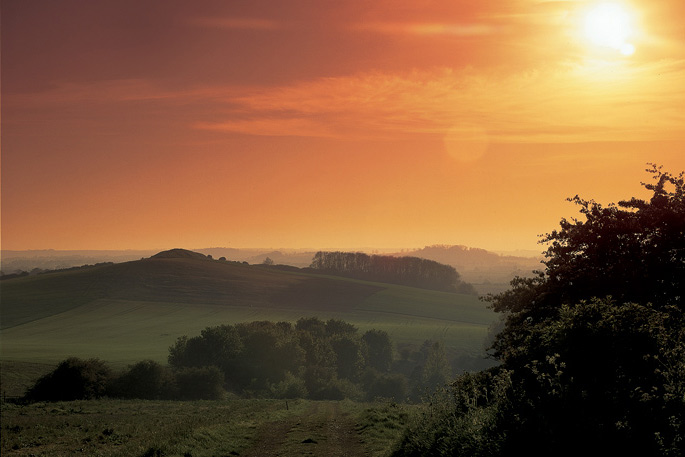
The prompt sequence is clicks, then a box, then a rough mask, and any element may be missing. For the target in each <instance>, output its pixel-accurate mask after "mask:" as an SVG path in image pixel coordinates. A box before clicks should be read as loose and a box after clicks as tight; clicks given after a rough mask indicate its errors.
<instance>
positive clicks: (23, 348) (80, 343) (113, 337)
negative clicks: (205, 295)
mask: <svg viewBox="0 0 685 457" xmlns="http://www.w3.org/2000/svg"><path fill="white" fill-rule="evenodd" d="M448 295H449V294H448ZM452 297H454V294H452ZM390 302H391V300H390V299H388V297H387V296H386V297H381V299H376V300H375V301H371V302H370V303H368V304H367V303H364V304H363V305H361V306H359V307H358V308H355V309H353V310H350V311H345V312H340V311H326V310H325V309H319V310H317V311H313V310H312V311H303V310H292V309H273V308H258V307H245V306H240V307H233V306H225V305H188V304H178V303H159V302H137V301H125V300H96V301H93V302H91V303H88V304H85V305H81V306H79V307H77V308H72V309H70V310H67V311H64V312H62V313H59V314H55V315H52V316H48V317H44V318H42V319H39V320H34V321H31V322H27V323H25V324H22V325H18V326H15V327H11V328H7V329H4V330H3V331H2V337H1V338H2V349H1V352H0V360H2V361H24V362H36V363H56V362H58V361H60V360H62V359H64V358H66V357H68V356H76V357H81V358H93V357H97V358H100V359H103V360H106V361H108V362H109V363H111V364H113V365H114V366H125V365H127V364H131V363H134V362H137V361H140V360H144V359H151V360H155V361H157V362H161V363H164V362H165V361H166V359H167V356H168V348H169V346H171V345H172V344H173V343H174V342H175V341H176V339H177V338H178V337H180V336H182V335H188V336H193V335H197V334H199V333H200V331H201V330H202V329H204V328H205V327H208V326H216V325H220V324H234V323H238V322H248V321H255V320H270V321H289V322H296V321H297V319H299V318H300V317H309V316H317V317H319V318H321V319H329V318H336V319H343V320H345V321H347V322H350V323H352V324H354V325H356V326H357V327H358V328H359V330H360V331H366V330H369V329H372V328H376V329H380V330H385V331H387V332H388V333H389V335H390V337H391V339H392V340H393V342H394V343H396V344H400V343H406V344H415V345H420V344H421V343H422V342H423V341H424V340H427V339H433V340H441V341H443V342H444V343H445V346H446V348H448V349H449V350H451V351H455V352H457V353H462V354H468V355H475V354H479V353H482V352H483V341H484V338H485V337H486V335H487V331H488V326H489V325H490V322H491V321H492V320H494V314H493V313H491V312H490V311H489V310H486V309H485V306H484V305H483V304H482V303H477V305H475V304H473V303H468V305H469V306H471V307H474V308H475V307H476V306H480V307H481V312H480V314H478V313H477V312H476V311H475V310H473V309H467V312H465V315H466V316H467V318H465V321H459V320H456V319H457V318H458V316H459V310H458V308H460V307H461V308H464V306H460V305H458V304H450V305H440V304H439V303H437V304H435V303H434V304H429V305H426V306H421V307H415V309H416V311H415V313H416V314H411V312H412V308H411V306H409V304H407V303H405V304H403V305H402V306H398V307H397V308H396V309H397V310H398V311H397V312H394V311H392V310H391V309H392V305H391V304H390ZM441 306H442V307H451V308H457V310H451V309H449V310H443V309H441V308H440V307H441ZM374 308H375V309H374ZM431 308H432V309H431ZM431 313H433V314H434V315H435V317H431V316H430V314H431ZM417 314H418V315H417ZM473 316H476V317H475V318H474V317H473ZM487 316H490V320H488V319H487ZM447 317H451V319H448V318H447ZM469 321H470V322H469Z"/></svg>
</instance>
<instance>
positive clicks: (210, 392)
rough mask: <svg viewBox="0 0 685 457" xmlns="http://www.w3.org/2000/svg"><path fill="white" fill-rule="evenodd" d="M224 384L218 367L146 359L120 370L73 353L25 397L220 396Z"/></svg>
mask: <svg viewBox="0 0 685 457" xmlns="http://www.w3.org/2000/svg"><path fill="white" fill-rule="evenodd" d="M223 385H224V376H223V373H221V371H220V370H219V369H217V368H216V367H201V368H184V369H175V370H172V369H170V368H169V367H167V366H163V365H160V364H159V363H157V362H154V361H152V360H144V361H142V362H138V363H136V364H134V365H132V366H130V367H128V368H127V369H126V370H124V371H122V372H118V373H117V372H115V371H113V370H112V369H111V368H110V367H109V366H107V364H105V362H103V361H102V360H99V359H88V360H83V359H79V358H76V357H70V358H68V359H66V360H64V361H62V362H60V363H59V364H58V365H57V367H56V368H55V369H54V370H53V371H51V372H50V373H48V374H46V375H45V376H43V377H41V378H39V379H38V381H36V383H35V384H34V385H33V386H32V387H31V388H30V389H29V390H28V391H27V392H26V395H25V396H24V400H25V401H29V402H34V401H72V400H92V399H96V398H101V397H111V398H139V399H148V400H158V399H165V400H171V399H174V400H200V399H218V398H222V397H223V395H224V389H223Z"/></svg>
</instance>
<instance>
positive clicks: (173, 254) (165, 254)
mask: <svg viewBox="0 0 685 457" xmlns="http://www.w3.org/2000/svg"><path fill="white" fill-rule="evenodd" d="M150 258H151V259H199V260H209V259H210V258H211V257H208V256H206V255H204V254H200V253H199V252H195V251H189V250H188V249H180V248H175V249H169V250H168V251H162V252H158V253H157V254H155V255H153V256H151V257H150Z"/></svg>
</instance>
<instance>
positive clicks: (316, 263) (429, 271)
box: [310, 251, 476, 295]
mask: <svg viewBox="0 0 685 457" xmlns="http://www.w3.org/2000/svg"><path fill="white" fill-rule="evenodd" d="M310 268H312V269H314V270H318V271H321V272H325V273H331V274H335V275H339V276H345V277H349V278H355V279H364V280H367V281H377V282H384V283H390V284H401V285H405V286H411V287H420V288H423V289H432V290H439V291H444V292H457V293H463V294H473V295H475V294H476V291H475V289H474V288H473V286H472V285H471V284H468V283H466V282H463V281H462V280H461V279H460V277H459V273H458V272H457V270H455V269H454V267H452V266H450V265H444V264H441V263H438V262H435V261H434V260H427V259H421V258H419V257H393V256H383V255H368V254H365V253H363V252H341V251H335V252H326V251H319V252H317V253H316V254H315V255H314V258H313V259H312V264H311V266H310Z"/></svg>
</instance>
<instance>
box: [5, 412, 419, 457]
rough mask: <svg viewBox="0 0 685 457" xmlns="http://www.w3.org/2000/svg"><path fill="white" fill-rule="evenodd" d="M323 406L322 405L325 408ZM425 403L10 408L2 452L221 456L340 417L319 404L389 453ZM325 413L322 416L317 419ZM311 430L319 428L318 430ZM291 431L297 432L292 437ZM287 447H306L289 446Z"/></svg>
mask: <svg viewBox="0 0 685 457" xmlns="http://www.w3.org/2000/svg"><path fill="white" fill-rule="evenodd" d="M319 407H320V408H319ZM416 408H417V407H415V406H408V405H402V406H398V405H394V404H388V403H355V402H352V401H347V400H345V401H342V402H314V401H309V400H290V401H289V402H288V403H287V404H286V402H285V401H284V400H261V399H230V400H222V401H195V402H178V401H140V400H107V399H105V400H90V401H73V402H58V403H35V404H31V405H15V404H9V403H5V404H3V408H2V413H1V414H2V434H1V435H2V439H1V442H0V451H1V452H2V455H3V456H4V455H13V456H14V455H16V456H29V455H33V456H54V455H61V456H66V455H98V456H103V457H119V456H122V457H123V456H126V457H129V456H154V455H165V456H193V457H203V456H207V457H208V456H220V455H226V456H228V455H240V454H243V453H244V452H245V450H247V449H249V448H250V447H251V446H253V445H254V444H255V442H256V440H257V439H259V438H260V435H262V436H263V433H264V431H265V430H266V431H267V432H268V430H269V427H270V424H276V423H287V422H290V423H292V424H298V423H300V422H304V421H309V422H311V423H309V425H311V426H313V427H312V428H320V427H322V426H325V425H326V422H327V421H328V422H330V421H331V420H337V419H336V418H335V417H334V418H330V417H328V418H327V417H321V418H317V419H315V422H312V419H311V417H307V414H309V413H310V412H311V411H312V410H318V409H322V410H336V411H340V412H341V414H344V415H345V417H349V418H350V420H351V421H353V422H354V424H355V426H354V427H355V430H354V431H355V432H356V433H357V435H358V437H359V439H360V440H361V441H362V442H363V447H364V449H365V450H366V451H367V453H368V455H371V456H374V457H382V456H385V455H388V452H389V451H390V450H391V449H392V447H393V446H394V443H396V441H397V439H398V438H399V436H400V434H401V430H402V429H403V426H404V425H405V424H406V423H407V422H408V420H409V419H410V417H412V415H413V411H414V410H415V409H416ZM316 421H319V422H320V423H319V422H316ZM310 432H311V430H310ZM290 438H291V439H292V438H293V436H291V437H290ZM288 449H289V447H288V446H285V447H284V448H283V450H284V451H285V452H286V453H285V454H281V455H300V454H289V453H287V450H288Z"/></svg>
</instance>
